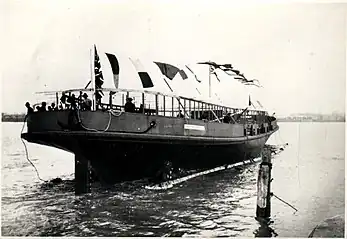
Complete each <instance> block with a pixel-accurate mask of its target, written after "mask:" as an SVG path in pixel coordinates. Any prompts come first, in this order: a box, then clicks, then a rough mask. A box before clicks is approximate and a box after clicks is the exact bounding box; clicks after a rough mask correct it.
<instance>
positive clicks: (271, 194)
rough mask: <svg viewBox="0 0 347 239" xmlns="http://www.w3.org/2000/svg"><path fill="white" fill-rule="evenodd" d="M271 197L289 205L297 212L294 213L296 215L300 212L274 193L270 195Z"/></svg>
mask: <svg viewBox="0 0 347 239" xmlns="http://www.w3.org/2000/svg"><path fill="white" fill-rule="evenodd" d="M270 196H274V197H275V198H277V199H278V200H280V201H281V202H283V203H284V204H286V205H288V206H289V207H291V208H293V209H294V210H295V212H294V213H296V212H297V211H298V209H296V208H295V207H293V206H292V205H290V204H289V203H287V202H286V201H284V200H283V199H281V198H279V197H278V196H276V195H275V194H273V193H270Z"/></svg>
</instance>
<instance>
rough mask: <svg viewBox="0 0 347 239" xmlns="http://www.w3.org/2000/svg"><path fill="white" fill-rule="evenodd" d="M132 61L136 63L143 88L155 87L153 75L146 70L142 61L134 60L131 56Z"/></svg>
mask: <svg viewBox="0 0 347 239" xmlns="http://www.w3.org/2000/svg"><path fill="white" fill-rule="evenodd" d="M129 59H130V61H131V63H132V64H133V65H134V67H135V69H136V71H137V73H138V74H139V76H140V79H141V82H142V86H143V88H150V87H153V86H154V85H153V82H152V80H151V77H150V76H149V74H148V73H147V72H146V71H145V69H144V67H143V65H142V63H141V62H140V60H139V59H136V60H133V59H131V58H129Z"/></svg>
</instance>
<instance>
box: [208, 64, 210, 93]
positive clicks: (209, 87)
mask: <svg viewBox="0 0 347 239" xmlns="http://www.w3.org/2000/svg"><path fill="white" fill-rule="evenodd" d="M208 95H209V97H210V98H211V66H210V65H208Z"/></svg>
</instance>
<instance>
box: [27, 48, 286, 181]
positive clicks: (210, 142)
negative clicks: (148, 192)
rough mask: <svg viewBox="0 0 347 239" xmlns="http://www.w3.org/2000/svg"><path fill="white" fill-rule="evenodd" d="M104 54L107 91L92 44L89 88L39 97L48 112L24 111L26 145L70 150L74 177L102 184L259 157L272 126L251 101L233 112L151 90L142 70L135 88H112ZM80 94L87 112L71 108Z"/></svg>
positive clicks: (168, 69)
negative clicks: (49, 101) (50, 103)
mask: <svg viewBox="0 0 347 239" xmlns="http://www.w3.org/2000/svg"><path fill="white" fill-rule="evenodd" d="M106 54H107V57H108V59H109V61H110V64H111V67H112V71H113V74H114V79H113V80H114V87H113V88H103V87H102V84H103V76H102V72H100V59H99V56H98V53H97V51H96V47H95V46H94V48H92V49H91V58H92V59H91V75H92V77H91V80H90V82H89V83H91V84H89V83H88V85H91V87H90V88H88V85H87V87H82V88H81V89H67V90H62V91H55V92H44V93H45V94H51V95H54V96H55V100H56V104H55V105H56V108H53V109H52V108H51V109H49V110H47V109H46V108H45V106H44V109H42V108H41V109H40V108H38V111H34V112H31V113H28V114H27V116H26V122H27V132H26V133H22V134H21V137H22V138H23V139H25V140H26V141H28V142H31V143H36V144H40V145H46V146H50V147H55V148H58V149H62V150H64V151H67V152H71V153H73V154H74V155H75V178H77V177H85V173H83V172H82V173H81V172H78V171H77V169H78V168H81V167H88V169H90V170H91V172H92V175H93V177H94V180H98V181H100V182H101V183H102V184H105V185H112V184H115V183H118V182H124V181H134V180H141V179H148V180H149V181H153V182H157V181H165V180H169V179H173V178H177V177H180V176H182V175H187V174H189V173H196V172H199V171H203V170H208V169H211V168H214V167H218V166H225V165H229V164H233V163H237V162H242V161H244V160H246V159H252V158H255V157H259V155H260V153H261V151H262V149H263V148H264V146H265V143H266V142H267V140H268V139H269V137H270V136H271V135H272V134H273V133H274V132H275V131H276V130H278V129H279V127H278V125H277V120H276V118H275V117H274V116H272V115H271V116H270V115H269V114H268V112H267V111H265V110H259V109H251V107H250V106H251V102H249V105H247V107H244V108H233V107H230V106H227V105H223V104H217V103H215V102H209V101H206V100H200V99H197V98H191V97H185V96H181V95H177V94H175V93H174V91H172V93H163V92H158V91H151V90H150V86H151V85H153V82H152V81H151V78H150V76H149V75H148V74H147V73H146V72H144V71H143V70H142V71H141V70H139V71H138V75H139V78H141V82H142V84H143V88H142V89H123V88H119V87H118V85H119V64H118V61H117V58H116V56H115V55H113V54H109V53H106ZM155 63H156V65H157V66H158V67H159V68H160V70H161V72H162V73H163V74H164V75H165V76H167V77H169V78H170V77H174V76H175V75H176V74H181V76H182V77H185V76H186V73H185V72H184V70H182V69H179V68H177V67H175V66H173V65H170V64H164V63H159V62H155ZM198 64H203V65H206V66H207V67H209V69H210V70H209V80H210V78H211V75H212V74H213V69H217V68H218V69H219V70H222V71H224V72H226V73H228V74H229V73H232V72H233V73H235V74H236V77H235V78H237V77H238V78H239V79H241V80H243V83H244V84H251V83H252V82H251V81H248V80H246V78H245V77H244V76H243V75H242V74H241V73H240V72H239V71H237V70H235V69H233V67H232V66H231V64H224V65H218V64H217V63H215V62H211V61H207V62H198ZM189 70H191V69H189ZM192 73H193V72H192ZM195 77H196V76H195ZM166 83H167V82H166ZM209 84H211V83H210V82H209ZM148 86H149V87H148ZM168 86H169V85H168ZM41 93H42V92H41ZM72 95H74V97H75V100H73V101H72V103H71V104H70V105H68V103H66V104H67V105H65V107H64V105H62V102H61V98H62V96H63V97H66V98H69V97H72ZM86 95H87V97H88V95H89V96H91V99H90V101H91V104H92V105H91V107H90V108H88V107H82V105H80V103H79V102H80V99H81V96H86ZM76 96H78V97H76ZM59 99H60V100H59ZM132 99H136V102H137V103H140V106H135V105H134V104H132V105H133V107H130V108H131V109H130V110H129V109H127V107H126V103H127V102H128V101H129V102H131V101H132ZM249 101H250V99H249ZM129 104H131V103H129ZM41 107H42V106H41ZM128 108H129V107H128ZM81 165H82V166H81ZM83 165H85V166H83Z"/></svg>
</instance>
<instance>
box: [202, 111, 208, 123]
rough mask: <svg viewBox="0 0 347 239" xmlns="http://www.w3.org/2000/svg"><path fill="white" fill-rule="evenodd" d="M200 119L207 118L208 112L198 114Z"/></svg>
mask: <svg viewBox="0 0 347 239" xmlns="http://www.w3.org/2000/svg"><path fill="white" fill-rule="evenodd" d="M200 120H204V121H206V120H208V113H207V112H206V111H204V112H203V113H202V115H201V116H200Z"/></svg>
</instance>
